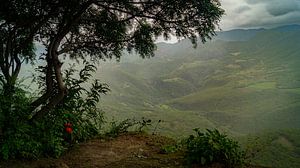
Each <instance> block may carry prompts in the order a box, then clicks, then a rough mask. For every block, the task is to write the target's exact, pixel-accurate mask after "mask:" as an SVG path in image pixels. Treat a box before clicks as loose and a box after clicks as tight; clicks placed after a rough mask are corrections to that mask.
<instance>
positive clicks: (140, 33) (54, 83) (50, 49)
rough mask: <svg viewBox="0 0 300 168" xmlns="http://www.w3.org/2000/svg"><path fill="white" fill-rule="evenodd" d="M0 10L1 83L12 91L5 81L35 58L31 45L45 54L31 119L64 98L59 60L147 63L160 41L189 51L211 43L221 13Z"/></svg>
mask: <svg viewBox="0 0 300 168" xmlns="http://www.w3.org/2000/svg"><path fill="white" fill-rule="evenodd" d="M2 1H3V0H2ZM1 4H3V5H2V6H1V8H0V33H1V41H0V65H1V74H2V75H3V76H4V77H5V78H1V79H2V82H3V83H9V84H8V85H11V86H13V85H14V82H10V81H9V80H10V78H11V79H14V78H16V77H17V75H18V73H19V69H20V67H21V60H20V59H26V60H29V59H31V58H34V52H33V51H34V50H33V49H34V42H38V43H41V44H43V45H44V46H45V48H46V53H45V54H44V55H43V58H44V59H45V60H46V62H47V66H46V69H45V71H44V73H45V78H44V79H45V86H46V89H45V92H44V93H43V95H42V96H41V97H39V98H37V99H36V100H35V101H33V102H32V104H31V107H32V111H36V113H35V114H36V115H35V116H43V115H44V114H46V113H47V112H48V111H49V109H52V108H53V107H55V106H56V105H57V104H59V103H60V102H61V101H62V100H63V98H64V97H65V96H66V95H67V93H68V89H67V88H66V86H65V83H64V78H63V76H62V70H61V67H62V59H63V57H62V56H63V55H64V56H66V55H67V56H69V57H70V58H74V59H92V60H99V59H107V58H113V57H115V58H117V59H119V58H120V57H121V55H122V51H124V50H127V51H129V52H131V51H135V52H137V53H138V54H140V55H141V56H142V57H143V58H144V57H151V56H154V51H155V49H156V46H155V43H154V42H155V39H156V38H157V37H159V36H163V37H164V38H165V39H168V38H170V36H172V35H173V36H176V37H177V38H180V39H182V38H189V39H190V40H191V42H192V43H193V44H194V45H196V44H197V40H198V39H200V40H201V41H202V42H205V41H206V39H210V38H211V37H212V36H213V35H215V29H216V28H218V22H219V21H220V18H221V16H222V15H223V13H224V11H223V10H222V9H221V7H220V3H219V1H218V0H114V1H112V0H54V1H53V0H22V1H19V0H12V1H3V2H1ZM15 64H16V65H17V66H15ZM10 71H11V72H12V73H9V72H10ZM4 79H6V80H4ZM40 107H41V108H40ZM37 109H39V110H37ZM37 118H38V117H37Z"/></svg>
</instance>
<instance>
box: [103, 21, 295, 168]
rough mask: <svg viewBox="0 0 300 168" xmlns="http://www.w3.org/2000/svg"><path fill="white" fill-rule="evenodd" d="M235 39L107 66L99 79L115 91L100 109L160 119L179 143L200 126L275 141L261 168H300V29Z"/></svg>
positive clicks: (174, 47)
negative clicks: (265, 167)
mask: <svg viewBox="0 0 300 168" xmlns="http://www.w3.org/2000/svg"><path fill="white" fill-rule="evenodd" d="M290 27H292V28H290ZM245 31H246V32H247V30H245ZM232 32H234V31H230V32H228V33H229V35H227V39H224V36H223V37H222V38H223V40H220V39H222V38H218V37H216V39H215V40H214V41H213V42H209V43H207V44H205V45H204V46H200V47H199V48H197V49H196V50H193V49H192V48H191V47H190V46H188V45H187V42H186V41H182V42H180V43H176V44H165V43H161V44H158V51H157V52H156V54H157V56H156V57H155V58H152V59H150V60H142V59H138V58H137V57H134V56H132V55H131V56H128V57H125V59H124V60H122V61H121V63H106V64H107V65H104V66H103V67H102V68H101V69H100V70H99V73H98V75H97V76H100V77H101V78H103V79H105V81H106V82H107V83H108V84H111V89H112V92H111V93H110V94H109V95H108V96H106V97H104V98H103V101H104V102H103V103H101V104H100V106H101V107H102V108H104V109H105V111H109V113H108V114H107V115H108V116H109V117H112V116H113V117H114V118H117V119H119V118H132V117H136V118H139V117H147V118H152V119H154V120H157V121H158V120H160V119H161V120H163V122H162V123H160V124H159V128H160V131H161V132H163V133H166V134H171V135H174V136H175V135H176V136H182V135H183V134H188V133H190V130H191V129H190V128H196V127H200V128H215V127H217V128H219V129H221V130H224V131H227V132H229V133H231V134H232V135H235V136H247V135H249V134H251V135H253V134H259V135H261V133H262V132H264V133H265V136H261V140H262V141H264V139H266V137H273V138H270V139H268V143H267V145H266V146H267V147H266V151H267V152H265V157H257V159H258V160H259V159H261V160H263V161H261V162H260V163H265V164H267V165H269V166H272V164H273V163H274V164H275V163H276V164H278V165H279V167H284V166H287V163H290V162H293V163H294V164H292V166H291V165H290V166H291V167H297V166H299V162H298V160H299V144H297V143H296V141H297V140H296V139H297V137H295V136H294V135H296V134H298V132H299V129H300V125H299V123H300V113H299V109H300V103H299V102H300V101H299V100H300V78H299V77H300V74H299V72H300V71H299V63H300V57H299V55H300V53H299V47H300V46H299V44H300V43H299V42H300V41H299V38H298V34H299V32H300V29H299V27H298V28H297V26H285V27H280V28H275V29H270V30H259V31H253V30H250V31H249V32H250V34H252V35H253V37H252V38H250V39H249V40H244V38H243V37H242V34H239V36H241V37H240V38H238V39H243V40H242V41H239V40H238V41H237V37H236V36H235V37H234V38H229V37H231V36H230V34H232ZM253 32H256V33H255V34H253ZM226 33H227V32H224V33H223V34H226ZM246 36H247V37H249V36H248V34H247V33H246ZM132 60H134V61H132ZM116 84H118V85H116ZM115 100H117V101H115ZM137 114H138V115H137ZM275 130H280V131H278V132H276V131H275ZM274 131H275V132H274ZM285 132H289V133H288V134H285ZM282 134H284V135H285V136H284V137H286V139H287V140H288V141H287V142H289V143H291V144H293V145H292V146H293V148H292V149H291V148H285V147H284V145H283V147H282V148H281V147H280V146H282V143H281V142H280V140H278V141H277V140H276V139H281V137H282V136H281V135H282ZM281 140H282V139H281ZM272 145H275V146H277V147H274V148H271V147H270V146H272ZM269 147H270V148H269ZM277 149H280V151H277ZM274 152H275V153H277V152H278V153H281V154H282V157H281V156H280V155H279V154H278V155H277V156H278V158H276V157H275V155H272V154H271V153H274ZM266 153H268V154H266ZM260 156H262V155H260ZM279 156H280V157H279ZM284 156H287V157H284ZM288 158H290V159H291V160H290V161H288ZM285 163H286V164H285Z"/></svg>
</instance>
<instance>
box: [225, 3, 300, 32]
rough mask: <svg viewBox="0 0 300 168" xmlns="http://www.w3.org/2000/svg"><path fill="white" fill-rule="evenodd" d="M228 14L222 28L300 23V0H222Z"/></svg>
mask: <svg viewBox="0 0 300 168" xmlns="http://www.w3.org/2000/svg"><path fill="white" fill-rule="evenodd" d="M221 4H222V8H223V9H225V11H226V15H225V16H224V17H223V18H222V21H221V24H220V26H221V28H222V29H224V30H227V29H234V28H256V27H266V28H268V27H274V26H280V25H285V24H300V0H221Z"/></svg>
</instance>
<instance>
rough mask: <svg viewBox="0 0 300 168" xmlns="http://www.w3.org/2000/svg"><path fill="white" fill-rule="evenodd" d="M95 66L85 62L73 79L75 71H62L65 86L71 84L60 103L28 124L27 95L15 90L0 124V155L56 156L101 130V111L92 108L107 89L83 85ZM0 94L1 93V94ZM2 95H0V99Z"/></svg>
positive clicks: (96, 82)
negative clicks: (67, 130)
mask: <svg viewBox="0 0 300 168" xmlns="http://www.w3.org/2000/svg"><path fill="white" fill-rule="evenodd" d="M94 70H95V67H94V66H93V65H91V64H88V63H86V62H85V67H84V68H83V69H82V70H81V71H79V74H80V78H79V79H78V78H75V76H74V73H75V72H76V70H75V69H74V68H70V69H68V70H67V71H66V72H65V75H66V83H67V84H70V85H72V87H70V89H69V91H70V94H68V96H67V97H65V99H64V101H63V103H61V104H59V105H58V106H57V107H56V108H55V109H53V110H51V112H50V113H48V115H46V116H45V117H44V119H43V120H38V121H31V120H29V118H30V116H31V111H30V102H31V98H29V94H28V93H26V92H25V91H24V90H22V89H17V90H16V93H15V94H14V96H13V98H12V99H13V104H12V108H11V111H10V112H11V113H10V115H9V116H8V117H6V118H9V120H6V121H9V122H5V125H2V127H1V128H3V130H4V131H3V133H4V134H3V135H2V136H1V137H0V138H1V142H0V154H1V156H2V157H3V158H4V159H8V158H38V157H40V156H52V157H58V156H60V155H61V154H62V153H63V152H64V151H65V150H66V149H67V148H68V147H69V146H70V145H72V144H73V143H76V142H80V141H84V140H87V139H88V138H91V137H92V136H95V135H97V134H98V133H99V131H100V129H101V128H102V123H103V115H102V111H101V110H100V109H98V108H97V107H96V105H97V102H98V101H99V98H100V95H101V94H102V93H106V92H107V91H108V90H109V89H108V87H107V85H105V84H102V83H100V82H99V81H98V80H95V81H94V82H93V83H92V85H91V87H90V89H87V87H86V86H85V85H86V84H87V83H90V80H89V78H90V77H91V72H92V71H94ZM2 93H3V92H2ZM3 97H4V95H3V94H1V95H0V98H3ZM0 101H1V107H0V116H1V115H2V114H3V109H7V108H5V105H6V104H7V103H6V102H5V101H7V99H0ZM66 123H70V124H71V127H72V130H73V131H72V133H67V132H66V131H65V127H64V125H65V124H66Z"/></svg>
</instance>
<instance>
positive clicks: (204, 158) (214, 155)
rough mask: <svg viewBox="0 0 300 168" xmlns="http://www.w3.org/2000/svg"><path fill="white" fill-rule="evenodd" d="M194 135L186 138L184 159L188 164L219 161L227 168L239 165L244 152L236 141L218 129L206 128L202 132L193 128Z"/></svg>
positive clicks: (207, 163) (242, 160) (242, 159)
mask: <svg viewBox="0 0 300 168" xmlns="http://www.w3.org/2000/svg"><path fill="white" fill-rule="evenodd" d="M195 132H196V135H190V137H189V138H188V139H187V140H186V142H185V143H186V160H187V162H188V164H201V165H209V164H211V163H221V164H224V165H225V166H226V167H228V168H232V167H241V166H242V165H243V163H244V158H245V152H244V151H242V150H241V148H240V146H239V145H238V142H236V141H234V140H232V139H229V138H228V137H227V135H224V134H221V133H220V132H219V131H218V130H216V129H215V130H207V131H206V132H204V133H202V132H200V131H199V129H195Z"/></svg>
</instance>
